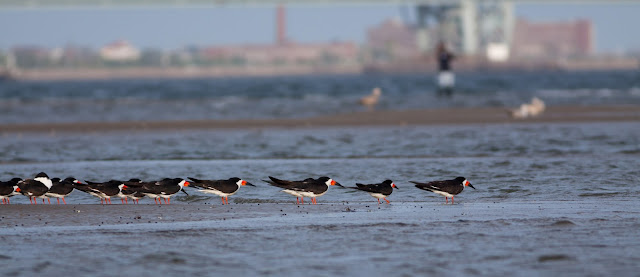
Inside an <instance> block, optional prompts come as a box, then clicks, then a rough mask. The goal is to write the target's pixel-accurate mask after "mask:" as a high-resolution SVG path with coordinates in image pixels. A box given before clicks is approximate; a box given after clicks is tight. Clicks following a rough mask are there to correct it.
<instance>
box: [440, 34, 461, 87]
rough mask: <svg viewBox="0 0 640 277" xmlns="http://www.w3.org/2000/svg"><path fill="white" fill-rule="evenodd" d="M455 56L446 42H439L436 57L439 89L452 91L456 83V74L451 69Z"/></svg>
mask: <svg viewBox="0 0 640 277" xmlns="http://www.w3.org/2000/svg"><path fill="white" fill-rule="evenodd" d="M454 58H455V56H454V55H453V54H452V53H451V52H449V51H448V50H447V48H446V46H445V45H444V42H442V41H441V42H440V43H438V46H437V47H436V59H437V60H438V80H437V81H438V91H439V92H442V93H451V92H452V90H453V86H454V84H455V81H456V79H455V75H453V72H452V71H451V61H452V60H453V59H454Z"/></svg>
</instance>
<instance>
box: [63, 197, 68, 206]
mask: <svg viewBox="0 0 640 277" xmlns="http://www.w3.org/2000/svg"><path fill="white" fill-rule="evenodd" d="M62 202H64V204H65V205H67V201H66V200H64V197H62Z"/></svg>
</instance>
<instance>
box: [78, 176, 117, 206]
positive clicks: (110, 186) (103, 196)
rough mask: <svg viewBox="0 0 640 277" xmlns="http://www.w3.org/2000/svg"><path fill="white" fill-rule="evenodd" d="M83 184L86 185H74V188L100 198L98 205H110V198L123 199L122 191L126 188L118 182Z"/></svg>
mask: <svg viewBox="0 0 640 277" xmlns="http://www.w3.org/2000/svg"><path fill="white" fill-rule="evenodd" d="M85 182H86V184H76V185H75V188H76V189H78V190H80V191H84V192H86V193H89V194H91V195H93V196H96V197H98V198H100V204H111V197H120V198H122V197H124V194H122V190H123V189H126V188H127V186H126V185H125V184H124V183H123V182H122V181H118V180H109V181H107V182H104V183H96V182H91V181H86V180H85ZM103 200H104V203H103Z"/></svg>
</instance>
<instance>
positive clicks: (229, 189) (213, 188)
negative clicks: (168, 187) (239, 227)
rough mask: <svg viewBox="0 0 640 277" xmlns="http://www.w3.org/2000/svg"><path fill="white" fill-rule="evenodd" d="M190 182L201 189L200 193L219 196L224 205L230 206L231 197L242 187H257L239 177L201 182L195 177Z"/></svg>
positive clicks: (190, 178)
mask: <svg viewBox="0 0 640 277" xmlns="http://www.w3.org/2000/svg"><path fill="white" fill-rule="evenodd" d="M189 180H191V181H193V182H192V183H191V184H192V185H193V186H194V187H196V188H200V189H199V190H198V191H200V192H203V193H211V194H215V195H218V196H220V197H221V198H222V205H224V204H225V202H226V203H227V205H228V204H229V195H234V194H235V193H236V192H238V190H240V187H241V186H244V185H247V186H252V187H255V185H253V184H251V183H249V182H247V181H245V180H242V179H240V178H238V177H233V178H229V179H227V180H200V179H196V178H193V177H189Z"/></svg>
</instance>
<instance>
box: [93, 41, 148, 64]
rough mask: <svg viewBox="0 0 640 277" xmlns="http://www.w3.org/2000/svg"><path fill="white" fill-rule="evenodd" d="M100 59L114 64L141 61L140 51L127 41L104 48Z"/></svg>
mask: <svg viewBox="0 0 640 277" xmlns="http://www.w3.org/2000/svg"><path fill="white" fill-rule="evenodd" d="M100 57H102V59H103V60H105V61H113V62H127V61H137V60H138V59H140V50H138V49H137V48H135V47H133V45H131V44H130V43H129V42H128V41H126V40H118V41H115V42H112V43H110V44H107V45H105V46H104V47H102V48H101V49H100Z"/></svg>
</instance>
